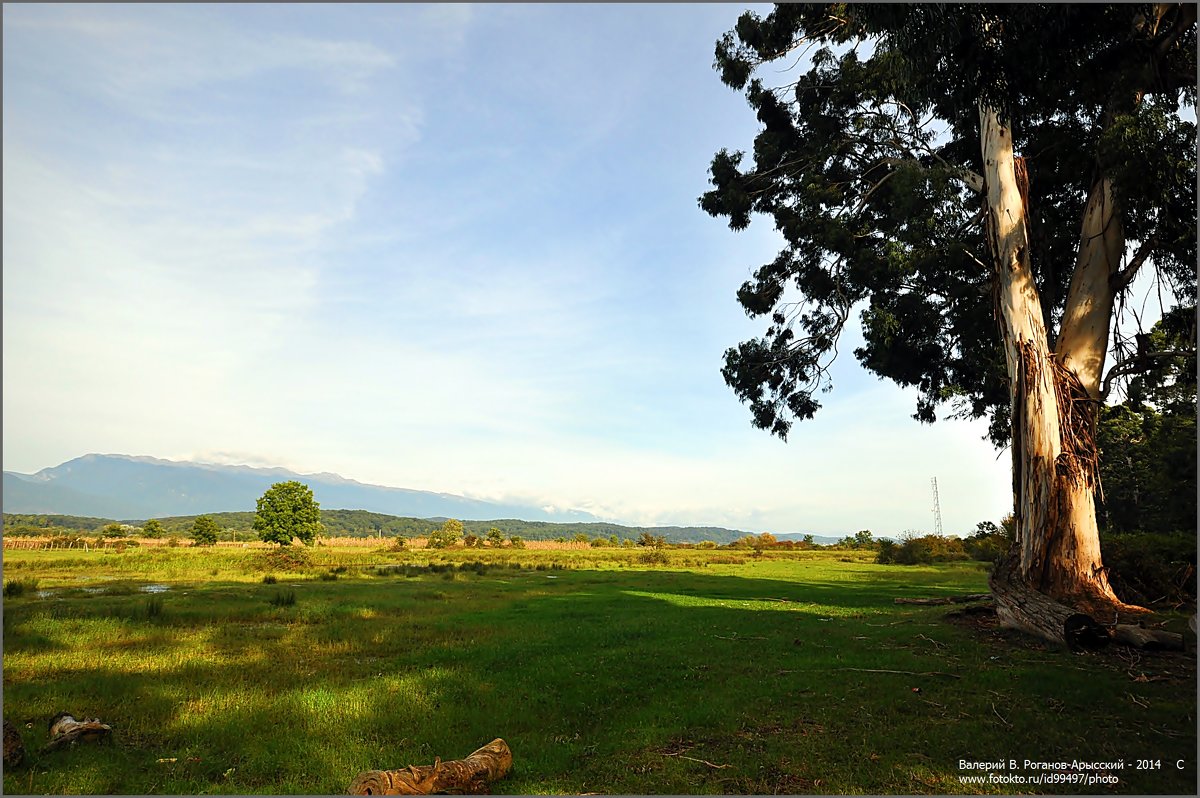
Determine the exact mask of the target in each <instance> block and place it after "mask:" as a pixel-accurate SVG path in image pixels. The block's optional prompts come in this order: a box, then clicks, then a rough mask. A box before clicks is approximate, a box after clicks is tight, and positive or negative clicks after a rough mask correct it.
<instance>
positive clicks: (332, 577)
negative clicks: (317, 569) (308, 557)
mask: <svg viewBox="0 0 1200 798" xmlns="http://www.w3.org/2000/svg"><path fill="white" fill-rule="evenodd" d="M319 578H320V580H321V581H322V582H336V581H337V578H338V575H337V574H335V573H334V572H333V571H326V572H325V573H323V574H321V576H320V577H319Z"/></svg>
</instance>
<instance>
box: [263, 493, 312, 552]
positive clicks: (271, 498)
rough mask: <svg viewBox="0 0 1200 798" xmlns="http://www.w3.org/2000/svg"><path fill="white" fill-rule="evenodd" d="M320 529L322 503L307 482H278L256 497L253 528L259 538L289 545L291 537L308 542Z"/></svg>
mask: <svg viewBox="0 0 1200 798" xmlns="http://www.w3.org/2000/svg"><path fill="white" fill-rule="evenodd" d="M322 530H323V527H322V525H321V506H320V505H319V504H317V502H316V501H315V500H314V499H313V492H312V490H310V489H309V487H308V486H307V485H303V484H301V483H299V482H294V481H293V482H277V483H275V484H274V485H272V486H271V487H269V488H267V492H266V493H264V494H263V495H262V497H261V498H259V500H258V510H257V511H256V512H255V514H254V531H255V532H257V533H258V537H259V539H260V540H263V541H265V542H267V543H278V544H279V545H280V546H290V545H292V538H299V539H300V542H301V543H303V544H304V545H306V546H311V545H312V544H313V541H314V540H315V539H316V537H317V535H319V534H321V532H322Z"/></svg>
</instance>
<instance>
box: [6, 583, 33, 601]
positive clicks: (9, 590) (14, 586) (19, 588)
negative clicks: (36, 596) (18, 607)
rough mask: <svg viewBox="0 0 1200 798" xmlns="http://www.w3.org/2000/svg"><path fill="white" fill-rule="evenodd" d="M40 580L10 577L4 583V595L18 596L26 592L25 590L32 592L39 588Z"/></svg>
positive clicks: (9, 596) (7, 596)
mask: <svg viewBox="0 0 1200 798" xmlns="http://www.w3.org/2000/svg"><path fill="white" fill-rule="evenodd" d="M37 586H38V580H36V579H10V580H9V581H7V582H5V583H4V597H5V598H16V597H17V596H21V595H24V594H25V591H29V592H30V593H32V592H33V591H35V590H37Z"/></svg>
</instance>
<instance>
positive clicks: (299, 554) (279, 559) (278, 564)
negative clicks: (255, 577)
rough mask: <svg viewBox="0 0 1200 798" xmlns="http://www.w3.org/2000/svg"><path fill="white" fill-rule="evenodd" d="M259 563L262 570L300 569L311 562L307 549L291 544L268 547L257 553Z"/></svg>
mask: <svg viewBox="0 0 1200 798" xmlns="http://www.w3.org/2000/svg"><path fill="white" fill-rule="evenodd" d="M259 564H260V567H261V568H262V569H263V570H264V571H268V572H272V571H301V570H304V569H305V568H307V567H308V566H309V565H310V564H312V555H311V554H310V552H309V550H308V549H297V548H294V547H291V546H287V547H280V548H277V549H270V550H269V551H264V552H262V553H261V554H259Z"/></svg>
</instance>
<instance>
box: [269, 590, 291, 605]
mask: <svg viewBox="0 0 1200 798" xmlns="http://www.w3.org/2000/svg"><path fill="white" fill-rule="evenodd" d="M295 603H296V591H295V590H278V591H276V592H275V595H273V596H271V604H272V605H273V606H276V607H291V606H292V605H294V604H295Z"/></svg>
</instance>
